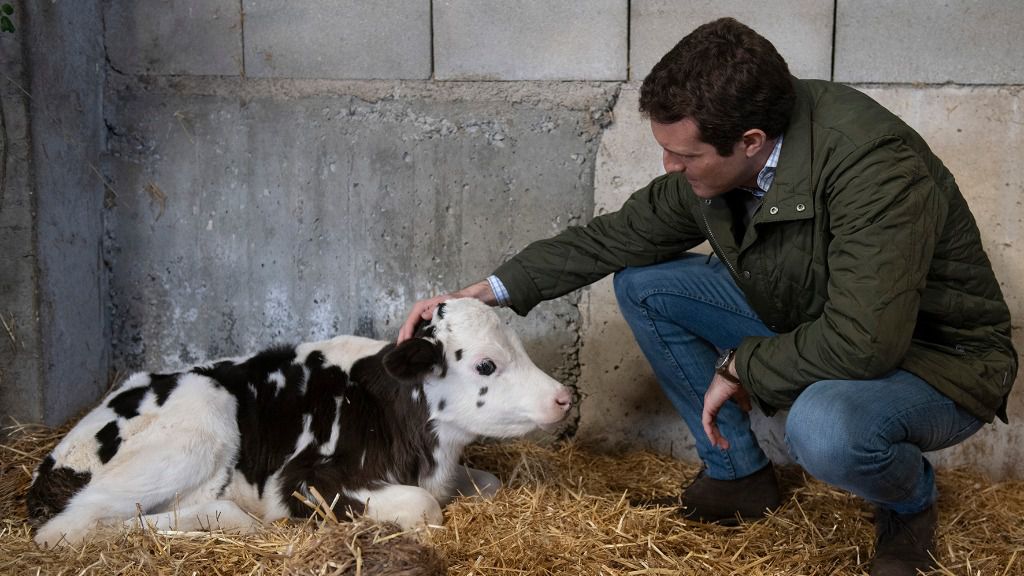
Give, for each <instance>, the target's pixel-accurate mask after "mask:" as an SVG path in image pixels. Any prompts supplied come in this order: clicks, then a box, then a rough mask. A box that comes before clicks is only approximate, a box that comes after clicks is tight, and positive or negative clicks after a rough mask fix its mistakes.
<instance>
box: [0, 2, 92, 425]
mask: <svg viewBox="0 0 1024 576" xmlns="http://www.w3.org/2000/svg"><path fill="white" fill-rule="evenodd" d="M15 6H16V9H15V13H14V15H13V17H14V19H15V22H16V24H15V32H14V33H5V34H3V38H2V40H0V42H2V43H3V50H4V51H3V58H4V60H5V61H4V66H3V69H4V78H3V88H2V89H0V94H2V104H3V109H4V110H3V114H4V117H3V128H4V133H3V135H2V136H3V140H4V177H3V178H2V179H0V245H2V246H3V250H0V278H2V280H0V319H2V320H3V322H2V326H3V332H2V333H0V335H2V337H3V344H2V345H0V350H2V351H0V361H2V364H0V406H2V409H0V411H2V414H3V415H10V416H14V417H16V418H18V419H20V420H23V421H24V420H36V421H44V422H47V423H49V424H59V423H61V422H63V421H65V420H66V419H68V418H69V417H71V416H73V415H75V414H76V413H78V412H79V411H81V410H82V409H83V408H85V407H86V406H89V405H91V404H92V403H93V402H94V401H95V399H96V397H97V396H98V395H99V394H100V392H101V391H102V390H103V389H104V388H105V387H106V384H107V371H108V361H109V350H110V347H109V344H108V337H107V334H108V321H107V289H106V285H105V278H106V275H105V270H104V263H103V261H102V257H101V243H102V239H103V221H102V219H103V199H104V185H103V178H102V176H101V172H100V166H101V160H100V157H101V154H102V152H103V149H104V139H103V138H104V133H105V131H104V129H103V119H102V109H103V107H102V95H103V78H104V76H105V74H106V64H105V60H104V54H103V41H102V39H103V27H102V19H101V16H100V8H99V3H98V2H77V3H75V5H74V7H72V6H70V5H68V4H66V3H59V4H55V3H37V2H25V3H17V4H15ZM8 66H9V67H8Z"/></svg>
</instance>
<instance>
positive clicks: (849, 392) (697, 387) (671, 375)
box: [615, 254, 982, 514]
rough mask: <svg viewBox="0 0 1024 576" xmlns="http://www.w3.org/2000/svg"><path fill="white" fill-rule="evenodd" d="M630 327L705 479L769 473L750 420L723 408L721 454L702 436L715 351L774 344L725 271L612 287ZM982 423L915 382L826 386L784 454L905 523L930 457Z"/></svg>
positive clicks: (693, 269) (646, 272)
mask: <svg viewBox="0 0 1024 576" xmlns="http://www.w3.org/2000/svg"><path fill="white" fill-rule="evenodd" d="M615 294H616V297H617V298H618V301H619V307H620V308H621V310H622V314H623V316H624V317H625V318H626V322H628V323H629V326H630V328H632V330H633V334H634V336H635V337H636V340H637V343H638V344H639V345H640V348H641V349H642V350H643V352H644V354H645V355H646V357H647V360H648V361H649V362H650V363H651V366H652V367H653V369H654V373H655V375H656V376H657V378H658V381H659V382H660V383H661V387H662V389H664V391H665V394H666V395H667V396H668V398H669V399H670V400H671V401H672V404H673V405H674V406H675V408H676V410H677V411H678V412H679V413H680V415H682V417H683V420H684V421H685V422H686V425H687V427H689V429H690V431H691V433H692V434H693V436H694V439H695V440H696V444H697V453H698V455H699V456H700V458H701V460H702V461H703V462H704V464H705V466H706V467H707V471H706V473H707V475H708V476H710V477H711V478H717V479H720V480H731V479H735V478H742V477H744V476H747V475H749V474H753V473H754V472H757V471H758V470H760V469H761V468H764V467H765V466H767V465H768V463H769V462H768V457H767V456H765V454H764V452H763V451H762V450H761V447H760V446H759V445H758V443H757V438H755V437H754V433H753V432H752V431H751V429H750V418H749V417H748V415H747V414H746V413H745V412H743V411H742V410H741V409H740V408H739V407H738V406H737V405H736V404H735V403H733V402H727V403H726V405H725V406H724V407H723V408H722V410H721V411H720V412H719V414H718V426H719V429H720V430H721V432H722V435H723V436H725V437H726V438H727V439H728V440H729V445H730V446H729V449H728V450H722V449H719V448H716V447H715V446H713V445H712V444H711V442H710V441H709V440H708V438H707V436H706V435H705V434H704V430H703V428H702V426H701V421H700V418H701V411H702V409H703V405H704V392H705V391H706V390H707V387H708V384H709V383H710V382H711V379H712V376H713V374H714V362H715V359H716V358H717V357H718V354H719V352H718V351H719V350H721V349H725V348H734V347H736V346H738V345H739V344H740V342H741V341H742V340H743V339H744V338H745V337H747V336H771V335H772V334H773V332H772V331H771V330H769V329H768V327H767V326H765V325H764V323H762V322H761V320H760V319H759V318H758V317H757V314H755V313H754V311H753V310H752V309H751V308H750V305H749V304H748V303H747V300H746V297H745V296H744V295H743V293H742V292H741V291H740V289H739V288H738V287H737V286H736V283H735V282H734V281H733V280H732V277H731V276H730V275H729V272H728V270H726V268H725V266H724V265H723V264H722V263H721V262H720V261H719V260H718V259H717V258H714V257H712V258H711V260H710V261H708V259H707V257H706V256H702V255H697V254H687V255H685V256H683V257H682V258H680V259H678V260H673V261H671V262H665V263H662V264H657V265H654V266H645V267H641V268H626V269H625V270H623V271H621V272H619V273H618V274H616V276H615ZM981 426H982V422H981V421H980V420H978V419H977V418H975V417H974V416H972V415H971V414H969V413H968V412H966V411H964V410H963V409H961V408H960V407H959V406H957V405H956V404H955V403H954V402H953V401H952V400H950V399H949V398H947V397H946V396H944V395H943V394H941V393H940V392H938V391H937V390H935V389H934V388H932V387H931V386H930V385H929V384H928V383H927V382H925V381H924V380H921V379H920V378H918V377H917V376H914V375H913V374H911V373H909V372H906V371H903V370H896V371H893V372H891V373H889V374H886V375H885V376H883V377H881V378H878V379H875V380H823V381H820V382H815V383H813V384H811V385H810V386H808V387H807V388H806V389H804V391H803V392H802V393H801V394H800V396H799V397H798V398H797V400H796V402H795V403H794V404H793V406H792V408H791V409H790V411H789V416H788V418H787V420H786V444H787V446H788V448H789V451H790V453H791V454H792V456H793V458H794V459H795V460H796V461H797V462H798V463H799V464H800V465H801V466H802V467H803V468H804V469H805V470H806V471H807V472H808V473H809V474H811V475H812V476H814V477H816V478H818V479H820V480H822V481H825V482H828V483H829V484H833V485H835V486H838V487H840V488H843V489H845V490H848V491H850V492H852V493H854V494H856V495H858V496H860V497H862V498H864V499H866V500H868V501H870V502H872V503H875V504H877V505H880V506H884V507H886V508H889V509H890V510H893V511H894V512H896V513H898V514H912V513H916V512H919V511H921V510H923V509H925V508H927V507H928V506H930V505H931V504H932V503H933V502H934V501H935V497H936V491H935V474H934V471H933V470H932V466H931V464H930V463H929V462H928V460H927V459H926V458H925V457H924V455H923V454H922V453H923V452H925V451H930V450H939V449H941V448H945V447H947V446H952V445H954V444H957V443H959V442H961V441H963V440H964V439H966V438H967V437H969V436H970V435H972V434H974V433H975V432H976V431H977V430H978V429H979V428H981Z"/></svg>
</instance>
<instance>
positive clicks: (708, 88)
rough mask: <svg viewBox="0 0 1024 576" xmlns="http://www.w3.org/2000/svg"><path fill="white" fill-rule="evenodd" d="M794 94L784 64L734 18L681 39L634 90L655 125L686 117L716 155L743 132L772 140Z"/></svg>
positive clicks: (771, 48)
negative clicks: (758, 132) (758, 131)
mask: <svg viewBox="0 0 1024 576" xmlns="http://www.w3.org/2000/svg"><path fill="white" fill-rule="evenodd" d="M795 98H796V96H795V93H794V89H793V78H792V76H790V73H789V66H787V65H786V61H785V60H783V59H782V56H780V55H779V53H778V51H776V50H775V46H773V45H772V43H771V42H769V41H768V40H766V39H765V38H764V37H763V36H761V35H760V34H758V33H757V32H754V31H753V30H751V29H750V28H748V27H747V26H745V25H743V24H741V23H740V22H738V21H736V20H735V19H733V18H720V19H718V20H713V21H711V22H708V23H707V24H703V25H701V26H699V27H698V28H697V29H696V30H694V31H693V32H690V33H689V34H687V35H686V36H685V37H684V38H683V39H682V40H680V41H679V43H678V44H676V45H675V47H674V48H672V49H671V50H669V51H668V53H667V54H665V56H663V57H662V58H661V60H660V61H659V62H658V63H657V64H656V65H655V66H654V68H653V69H652V70H651V72H650V74H648V75H647V77H646V78H644V82H643V84H642V85H641V87H640V112H641V113H642V114H643V115H644V116H645V117H648V118H650V119H651V120H653V121H655V122H658V123H659V124H671V123H674V122H678V121H680V120H682V119H683V118H690V119H692V120H693V121H694V122H696V124H697V126H698V128H700V134H701V140H703V141H704V142H707V143H708V144H711V145H712V146H714V147H715V150H717V152H718V154H719V155H721V156H729V155H731V154H732V151H733V147H734V146H735V144H736V142H738V141H739V140H740V138H741V137H742V136H743V133H744V132H746V131H747V130H751V129H754V128H758V129H761V130H763V131H764V132H765V134H767V135H768V137H769V138H776V137H777V136H779V135H780V134H782V133H783V132H784V131H785V130H786V126H788V125H789V118H790V114H791V113H792V109H793V102H794V100H795Z"/></svg>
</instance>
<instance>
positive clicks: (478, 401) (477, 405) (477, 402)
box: [476, 400, 484, 408]
mask: <svg viewBox="0 0 1024 576" xmlns="http://www.w3.org/2000/svg"><path fill="white" fill-rule="evenodd" d="M476 407H477V408H483V407H484V401H483V400H477V401H476Z"/></svg>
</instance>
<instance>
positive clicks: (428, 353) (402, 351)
mask: <svg viewBox="0 0 1024 576" xmlns="http://www.w3.org/2000/svg"><path fill="white" fill-rule="evenodd" d="M434 366H440V367H441V371H442V376H443V375H444V373H446V372H447V366H446V365H445V361H444V347H442V346H441V343H440V342H433V341H431V340H426V339H424V338H410V339H409V340H406V341H405V342H402V343H401V344H398V345H397V346H393V345H388V346H387V347H386V348H385V349H384V369H385V370H386V371H387V373H388V374H389V375H391V376H392V377H393V378H396V379H398V380H401V381H405V382H412V381H417V380H419V381H422V380H423V377H424V376H426V375H427V374H429V373H430V371H431V370H433V369H434Z"/></svg>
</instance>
